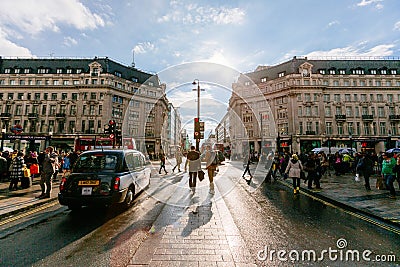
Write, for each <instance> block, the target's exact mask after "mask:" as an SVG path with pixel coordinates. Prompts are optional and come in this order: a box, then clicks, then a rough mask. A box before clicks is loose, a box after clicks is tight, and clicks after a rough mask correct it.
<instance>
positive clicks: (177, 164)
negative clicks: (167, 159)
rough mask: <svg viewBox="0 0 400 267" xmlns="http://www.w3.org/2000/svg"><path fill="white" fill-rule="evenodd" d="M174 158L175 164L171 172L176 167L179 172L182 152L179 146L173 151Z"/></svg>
mask: <svg viewBox="0 0 400 267" xmlns="http://www.w3.org/2000/svg"><path fill="white" fill-rule="evenodd" d="M175 160H176V165H175V166H174V167H173V168H172V172H174V171H175V169H176V168H178V172H180V171H181V164H182V153H181V150H180V149H179V148H177V149H176V151H175Z"/></svg>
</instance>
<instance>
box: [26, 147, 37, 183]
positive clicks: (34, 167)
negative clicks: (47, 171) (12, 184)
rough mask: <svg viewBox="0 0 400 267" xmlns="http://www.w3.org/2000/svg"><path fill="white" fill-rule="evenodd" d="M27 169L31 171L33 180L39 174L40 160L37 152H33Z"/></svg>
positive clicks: (28, 160)
mask: <svg viewBox="0 0 400 267" xmlns="http://www.w3.org/2000/svg"><path fill="white" fill-rule="evenodd" d="M26 163H27V167H28V168H29V171H30V173H31V179H32V181H33V179H34V178H35V177H36V175H38V174H39V160H38V155H37V153H36V151H34V152H32V153H31V154H30V156H29V157H28V159H27V162H26Z"/></svg>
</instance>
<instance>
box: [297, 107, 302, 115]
mask: <svg viewBox="0 0 400 267" xmlns="http://www.w3.org/2000/svg"><path fill="white" fill-rule="evenodd" d="M297 116H299V117H303V109H302V107H301V106H299V107H298V109H297Z"/></svg>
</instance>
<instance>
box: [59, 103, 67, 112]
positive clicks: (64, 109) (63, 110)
mask: <svg viewBox="0 0 400 267" xmlns="http://www.w3.org/2000/svg"><path fill="white" fill-rule="evenodd" d="M60 113H61V114H66V113H67V106H66V105H61V106H60Z"/></svg>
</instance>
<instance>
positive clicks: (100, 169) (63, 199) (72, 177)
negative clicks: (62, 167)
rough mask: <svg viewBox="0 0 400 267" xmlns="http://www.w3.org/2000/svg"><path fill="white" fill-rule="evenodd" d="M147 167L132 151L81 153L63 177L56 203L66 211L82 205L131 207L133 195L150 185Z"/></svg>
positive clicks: (143, 159) (141, 156) (144, 161)
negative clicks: (67, 208) (68, 172)
mask: <svg viewBox="0 0 400 267" xmlns="http://www.w3.org/2000/svg"><path fill="white" fill-rule="evenodd" d="M150 173H151V169H150V166H149V165H148V164H147V161H146V159H145V156H144V155H143V154H142V153H141V152H139V151H136V150H93V151H86V152H83V153H82V154H81V155H80V156H79V157H78V159H77V160H76V162H75V164H74V166H73V167H72V170H71V173H70V174H69V175H68V176H67V177H63V178H62V180H61V184H60V193H59V194H58V201H59V202H60V204H61V205H66V206H68V207H69V209H71V210H73V209H78V208H81V207H82V206H99V205H100V206H110V205H113V204H121V205H123V206H124V207H125V208H129V207H131V206H132V205H133V200H134V196H135V195H136V194H137V193H139V192H141V191H142V190H143V189H145V188H146V187H147V186H148V185H149V184H150Z"/></svg>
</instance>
